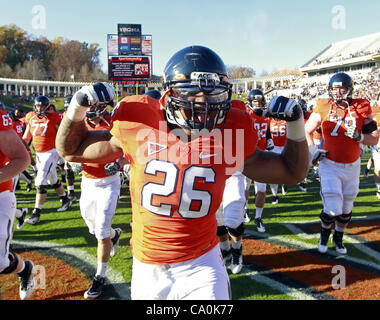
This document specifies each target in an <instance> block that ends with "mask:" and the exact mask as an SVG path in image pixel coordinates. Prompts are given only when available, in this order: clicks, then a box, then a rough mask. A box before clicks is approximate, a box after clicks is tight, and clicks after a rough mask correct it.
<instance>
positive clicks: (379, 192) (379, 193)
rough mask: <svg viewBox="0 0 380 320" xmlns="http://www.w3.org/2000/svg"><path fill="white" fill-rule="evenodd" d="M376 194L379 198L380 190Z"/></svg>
mask: <svg viewBox="0 0 380 320" xmlns="http://www.w3.org/2000/svg"><path fill="white" fill-rule="evenodd" d="M376 196H377V197H378V198H379V199H380V191H377V192H376Z"/></svg>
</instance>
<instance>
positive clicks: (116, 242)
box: [110, 228, 122, 257]
mask: <svg viewBox="0 0 380 320" xmlns="http://www.w3.org/2000/svg"><path fill="white" fill-rule="evenodd" d="M121 233H122V231H121V229H120V228H116V229H115V236H114V237H113V238H112V239H111V242H112V247H111V252H110V256H111V257H114V256H115V255H116V253H117V252H118V251H119V241H120V235H121Z"/></svg>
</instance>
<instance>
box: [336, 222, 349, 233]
mask: <svg viewBox="0 0 380 320" xmlns="http://www.w3.org/2000/svg"><path fill="white" fill-rule="evenodd" d="M345 229H346V227H344V228H342V227H340V226H338V225H337V224H335V231H338V232H344V230H345Z"/></svg>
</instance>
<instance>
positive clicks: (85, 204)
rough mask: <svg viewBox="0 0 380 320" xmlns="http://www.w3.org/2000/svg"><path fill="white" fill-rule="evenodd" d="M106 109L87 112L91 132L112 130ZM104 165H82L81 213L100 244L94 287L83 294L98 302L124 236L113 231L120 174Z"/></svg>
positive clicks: (92, 108) (104, 107)
mask: <svg viewBox="0 0 380 320" xmlns="http://www.w3.org/2000/svg"><path fill="white" fill-rule="evenodd" d="M106 107H107V106H106V105H104V106H102V107H100V108H97V107H95V106H93V107H91V108H90V109H89V110H88V112H87V113H86V118H85V120H84V121H85V123H86V127H87V128H88V130H90V131H93V130H109V129H110V125H111V117H110V115H109V114H108V113H107V111H106ZM115 160H116V159H115ZM105 165H106V163H82V168H83V170H82V182H81V197H80V200H79V206H80V212H81V215H82V217H83V219H84V221H85V222H86V225H87V227H88V230H89V232H90V233H91V234H93V235H95V237H96V239H97V241H98V247H97V261H98V263H97V270H96V274H95V276H94V279H93V282H92V285H91V286H90V288H89V289H88V290H87V291H86V292H85V293H84V297H85V298H86V299H96V298H98V297H99V296H100V295H101V294H102V292H103V288H104V284H105V275H106V270H107V266H108V261H109V258H110V257H113V256H115V255H116V253H117V251H118V248H119V239H120V235H121V229H120V228H116V229H113V228H112V221H113V217H114V215H115V211H116V207H117V203H118V200H119V196H120V173H119V172H112V173H111V174H109V172H106V170H105V168H104V167H105Z"/></svg>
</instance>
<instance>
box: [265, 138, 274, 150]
mask: <svg viewBox="0 0 380 320" xmlns="http://www.w3.org/2000/svg"><path fill="white" fill-rule="evenodd" d="M265 149H266V150H267V151H272V150H273V149H274V143H273V140H272V139H268V140H267V145H266V147H265Z"/></svg>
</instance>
